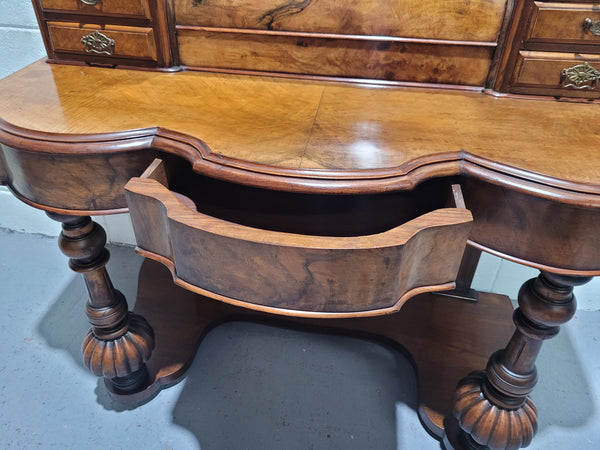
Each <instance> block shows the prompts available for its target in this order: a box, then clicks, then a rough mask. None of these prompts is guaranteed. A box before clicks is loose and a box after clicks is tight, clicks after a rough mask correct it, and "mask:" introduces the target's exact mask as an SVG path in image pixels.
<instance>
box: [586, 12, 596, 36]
mask: <svg viewBox="0 0 600 450" xmlns="http://www.w3.org/2000/svg"><path fill="white" fill-rule="evenodd" d="M583 31H589V32H590V33H592V34H593V35H595V36H600V20H598V21H597V22H594V21H593V20H592V19H590V18H589V17H588V18H586V19H585V20H584V21H583Z"/></svg>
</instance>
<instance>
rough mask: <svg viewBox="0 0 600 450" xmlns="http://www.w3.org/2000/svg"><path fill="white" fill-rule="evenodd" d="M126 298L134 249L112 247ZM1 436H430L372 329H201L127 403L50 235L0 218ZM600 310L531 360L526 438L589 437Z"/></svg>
mask: <svg viewBox="0 0 600 450" xmlns="http://www.w3.org/2000/svg"><path fill="white" fill-rule="evenodd" d="M110 250H111V253H112V259H111V262H110V264H109V267H108V269H109V272H110V274H111V276H112V278H113V281H114V283H115V285H116V286H118V288H119V289H120V290H121V291H123V293H124V294H125V295H126V296H127V298H128V299H130V301H131V302H132V301H133V299H135V294H136V281H137V270H138V268H139V266H140V264H141V261H142V259H141V258H140V257H139V256H137V255H135V254H134V253H133V250H132V249H131V248H129V247H111V248H110ZM0 255H1V256H2V258H0V308H1V309H0V342H1V343H2V347H1V348H2V353H1V359H0V448H18V449H33V448H59V449H71V448H72V449H120V448H123V449H130V448H136V447H137V448H144V449H203V450H208V449H217V450H222V449H223V450H225V449H232V450H233V449H235V450H237V449H249V450H254V449H256V450H272V449H286V450H287V449H299V450H300V449H302V450H303V449H315V450H321V449H328V450H334V449H344V450H353V449H357V450H359V449H360V450H363V449H409V450H410V449H417V450H418V449H423V450H428V449H439V448H440V445H439V443H438V442H437V441H435V440H434V439H432V438H431V437H430V436H429V435H428V434H427V433H426V432H425V431H424V430H423V428H422V427H421V425H420V423H419V420H418V419H417V415H416V412H415V408H416V395H415V391H416V381H415V376H414V373H413V369H412V366H411V365H410V364H409V362H408V361H407V360H406V359H405V358H404V357H403V356H402V355H401V354H400V353H398V352H397V351H395V350H393V349H391V348H389V347H386V346H384V345H380V344H377V343H374V342H370V341H365V340H359V339H354V338H348V337H337V336H331V335H322V334H317V333H308V332H301V331H295V330H286V329H282V328H276V327H270V326H266V325H259V324H253V323H244V322H232V323H227V324H224V325H221V326H220V327H218V328H216V329H215V330H213V331H212V332H211V333H210V334H209V335H208V336H207V337H206V338H205V340H204V341H203V343H202V345H201V346H200V349H199V351H198V353H197V355H196V359H195V361H194V364H193V366H192V367H191V369H190V370H189V371H188V374H187V377H186V378H185V379H184V380H183V381H182V382H181V383H179V384H178V385H176V386H174V387H172V388H170V389H167V390H164V391H162V392H161V393H160V394H159V395H158V396H157V397H156V398H155V399H154V400H152V401H151V402H149V403H147V404H145V405H142V406H140V407H138V408H136V409H132V410H127V409H123V408H122V407H121V406H119V405H118V404H115V403H113V402H112V401H111V400H110V399H109V397H108V396H107V395H106V393H105V391H104V387H103V384H102V383H101V382H99V381H98V380H97V379H96V378H95V377H94V376H93V375H91V374H89V373H88V372H87V370H86V369H85V368H84V367H83V365H82V363H81V357H80V353H79V347H80V342H81V340H82V338H83V336H84V334H85V331H86V330H87V323H86V321H85V317H84V314H83V306H84V304H85V300H86V293H85V287H84V285H83V282H82V280H81V279H80V278H79V277H78V276H76V275H75V274H73V273H72V272H70V271H69V269H68V268H67V265H66V258H65V257H64V256H63V255H61V254H60V252H59V251H58V248H57V244H56V241H55V240H54V239H49V238H45V237H41V236H36V235H30V234H20V233H11V232H6V231H0ZM599 338H600V311H578V312H577V315H576V318H574V319H573V320H572V321H571V322H569V324H567V325H566V326H565V327H563V329H562V331H561V333H560V335H559V336H558V337H557V338H555V339H553V340H552V341H549V342H547V343H546V344H545V347H544V349H543V350H542V354H541V355H540V358H539V360H538V370H539V373H540V381H539V384H538V386H537V388H536V390H535V391H534V395H533V398H534V401H535V402H536V404H537V406H538V411H539V416H540V418H539V425H540V426H539V431H538V435H537V436H536V438H535V440H534V442H533V444H532V445H531V446H530V448H533V449H544V450H545V449H599V448H600V412H599V408H600V356H599V354H600V339H599Z"/></svg>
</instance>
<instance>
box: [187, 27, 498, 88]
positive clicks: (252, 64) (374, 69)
mask: <svg viewBox="0 0 600 450" xmlns="http://www.w3.org/2000/svg"><path fill="white" fill-rule="evenodd" d="M177 42H178V45H179V54H180V58H181V62H182V64H184V65H186V66H192V67H201V68H202V67H208V68H218V69H237V70H251V71H267V72H279V73H295V74H303V75H321V76H332V77H350V78H368V79H379V80H389V81H411V82H421V83H441V84H460V85H473V86H483V84H484V83H485V80H486V78H487V75H488V70H489V66H490V64H491V60H492V56H493V53H494V48H493V47H471V46H462V45H424V44H415V43H405V42H388V41H384V40H354V39H333V38H323V37H319V38H317V37H298V36H273V35H252V34H245V33H235V32H214V31H211V30H187V29H186V30H178V32H177Z"/></svg>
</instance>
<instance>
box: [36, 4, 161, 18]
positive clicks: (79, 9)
mask: <svg viewBox="0 0 600 450" xmlns="http://www.w3.org/2000/svg"><path fill="white" fill-rule="evenodd" d="M40 2H41V4H42V9H43V10H44V12H57V13H69V14H79V15H92V16H96V15H97V16H111V17H132V18H149V17H150V7H149V5H148V0H40Z"/></svg>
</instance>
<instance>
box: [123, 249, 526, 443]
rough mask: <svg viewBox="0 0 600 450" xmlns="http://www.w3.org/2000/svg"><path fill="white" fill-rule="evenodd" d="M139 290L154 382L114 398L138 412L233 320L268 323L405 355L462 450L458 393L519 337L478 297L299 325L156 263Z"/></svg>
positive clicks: (504, 308)
mask: <svg viewBox="0 0 600 450" xmlns="http://www.w3.org/2000/svg"><path fill="white" fill-rule="evenodd" d="M138 289H139V291H138V297H137V300H136V303H135V307H134V309H133V310H134V312H136V313H138V314H140V315H142V316H144V317H145V318H146V319H147V320H148V322H149V323H150V324H151V325H152V326H153V328H154V332H155V338H156V348H155V350H154V352H153V354H152V357H151V359H150V361H149V362H148V370H149V372H150V382H149V385H148V387H147V388H146V389H145V390H142V391H141V392H137V393H135V394H130V395H121V394H117V393H111V396H112V397H113V398H114V399H115V400H116V401H119V402H121V403H126V404H129V405H135V404H140V403H143V402H144V401H147V400H149V399H151V398H152V397H154V396H155V395H156V393H157V392H158V391H159V390H160V389H162V388H164V387H168V386H170V385H172V384H174V383H176V382H178V381H179V380H180V379H181V378H182V377H183V375H184V373H185V371H186V370H187V369H188V367H189V366H190V365H191V363H192V361H193V358H194V355H195V353H196V350H197V348H198V346H199V344H200V342H201V340H202V338H203V337H204V336H205V335H206V334H207V333H208V332H209V331H210V330H211V329H212V328H214V327H215V326H217V325H219V324H221V323H223V322H226V321H229V320H252V321H260V322H268V323H271V324H278V325H283V326H291V327H300V328H303V329H309V330H318V331H321V332H331V333H337V334H347V335H353V336H359V337H364V338H370V339H375V340H379V341H383V342H384V343H387V344H391V345H393V346H394V347H396V348H397V349H398V350H400V351H402V352H403V353H406V354H407V356H409V357H410V358H411V360H412V362H413V365H414V366H415V369H416V372H417V380H418V386H419V416H420V418H421V421H422V423H423V425H424V426H425V428H426V429H427V431H428V432H430V433H431V434H432V435H433V436H435V437H436V438H438V439H440V440H441V439H444V441H445V442H446V446H447V447H449V448H450V446H452V447H454V448H457V449H458V448H460V445H458V444H456V443H455V442H456V439H455V435H456V432H457V430H458V427H457V426H456V423H455V421H454V419H453V417H452V414H451V411H452V397H453V395H454V390H455V388H456V385H457V383H458V381H459V380H460V379H461V378H462V377H464V376H465V375H466V374H467V373H469V372H471V371H473V370H478V369H481V368H483V367H485V365H486V363H487V360H488V358H489V355H490V354H491V353H493V352H494V351H495V350H497V349H498V348H502V347H504V346H505V345H506V343H507V342H508V340H509V338H510V336H511V334H512V333H513V331H514V325H513V323H512V311H513V308H512V304H511V303H510V300H509V299H508V297H506V296H502V295H496V294H489V293H480V294H479V301H478V302H477V303H473V302H465V301H460V300H457V299H453V298H449V297H447V296H443V295H438V294H423V295H419V296H417V297H415V298H413V299H411V300H410V301H408V302H407V303H406V304H405V305H404V307H403V308H402V310H401V311H400V312H399V313H396V314H391V315H386V316H379V317H367V318H358V319H356V318H355V319H305V318H302V319H300V318H290V317H281V316H275V315H271V314H265V313H260V312H256V311H249V310H246V309H242V308H238V307H235V306H231V305H228V304H225V303H220V302H217V301H215V300H211V299H208V298H206V297H203V296H200V295H197V294H194V293H192V292H189V291H186V290H185V289H182V288H180V287H177V286H175V285H174V284H173V281H172V278H171V273H170V272H169V270H168V269H167V268H166V267H164V266H162V265H160V264H159V263H156V262H154V261H150V260H146V261H145V262H144V263H143V265H142V268H141V269H140V277H139V287H138ZM445 429H446V430H447V434H448V436H445V432H444V430H445Z"/></svg>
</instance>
